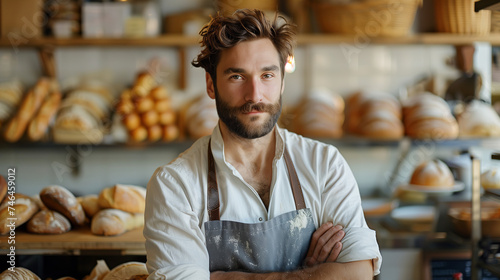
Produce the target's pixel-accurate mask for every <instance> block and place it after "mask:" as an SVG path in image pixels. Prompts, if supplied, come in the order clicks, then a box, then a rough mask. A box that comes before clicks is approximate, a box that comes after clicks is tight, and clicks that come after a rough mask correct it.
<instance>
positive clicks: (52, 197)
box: [40, 185, 85, 226]
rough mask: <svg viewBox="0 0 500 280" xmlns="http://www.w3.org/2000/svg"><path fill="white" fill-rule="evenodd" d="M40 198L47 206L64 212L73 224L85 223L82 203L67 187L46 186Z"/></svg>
mask: <svg viewBox="0 0 500 280" xmlns="http://www.w3.org/2000/svg"><path fill="white" fill-rule="evenodd" d="M40 199H41V200H42V202H43V204H45V206H47V208H49V209H51V210H54V211H57V212H59V213H61V214H63V215H64V216H65V217H66V218H68V219H69V220H70V222H71V223H72V224H73V225H77V226H81V225H83V224H84V223H85V212H84V211H83V208H82V205H81V204H80V203H79V202H78V201H77V199H76V197H75V196H74V195H73V194H72V193H71V192H70V191H69V190H68V189H66V188H65V187H62V186H56V185H54V186H48V187H45V188H43V189H42V190H41V191H40Z"/></svg>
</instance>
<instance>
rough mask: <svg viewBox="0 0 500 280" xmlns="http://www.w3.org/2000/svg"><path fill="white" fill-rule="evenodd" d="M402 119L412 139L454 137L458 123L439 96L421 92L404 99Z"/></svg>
mask: <svg viewBox="0 0 500 280" xmlns="http://www.w3.org/2000/svg"><path fill="white" fill-rule="evenodd" d="M403 120H404V126H405V131H406V134H407V135H408V136H409V137H410V138H413V139H455V138H457V136H458V123H457V120H456V119H455V117H453V115H452V113H451V110H450V107H449V106H448V104H447V103H446V101H444V99H442V98H441V97H439V96H437V95H434V94H432V93H429V92H422V93H420V94H418V95H415V96H413V97H412V98H410V99H408V100H405V102H404V106H403Z"/></svg>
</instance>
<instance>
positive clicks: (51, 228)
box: [26, 209, 71, 234]
mask: <svg viewBox="0 0 500 280" xmlns="http://www.w3.org/2000/svg"><path fill="white" fill-rule="evenodd" d="M26 229H27V230H28V231H29V232H32V233H39V234H61V233H65V232H68V231H70V230H71V223H70V222H69V220H68V219H67V218H66V217H64V216H63V215H62V214H61V213H59V212H56V211H53V210H49V209H45V210H41V211H39V212H38V213H36V214H35V215H34V216H33V217H32V218H31V219H30V220H29V222H28V224H27V227H26Z"/></svg>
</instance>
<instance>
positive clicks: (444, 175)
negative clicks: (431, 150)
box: [410, 159, 455, 189]
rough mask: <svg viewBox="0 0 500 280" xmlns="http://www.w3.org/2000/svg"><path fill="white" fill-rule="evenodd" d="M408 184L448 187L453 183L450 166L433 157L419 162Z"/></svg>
mask: <svg viewBox="0 0 500 280" xmlns="http://www.w3.org/2000/svg"><path fill="white" fill-rule="evenodd" d="M410 184H412V185H418V186H424V187H436V188H443V189H447V188H448V189H449V188H452V187H453V186H454V185H455V179H454V177H453V174H452V173H451V170H450V168H449V167H448V166H447V165H446V164H445V163H444V162H442V161H440V160H438V159H434V160H431V161H427V162H424V163H421V164H420V165H418V166H417V168H415V170H414V171H413V174H412V176H411V179H410Z"/></svg>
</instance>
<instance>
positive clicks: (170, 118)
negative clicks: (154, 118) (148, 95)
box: [159, 111, 176, 125]
mask: <svg viewBox="0 0 500 280" xmlns="http://www.w3.org/2000/svg"><path fill="white" fill-rule="evenodd" d="M175 120H176V116H175V112H174V111H166V112H162V113H160V115H159V122H160V124H161V125H173V124H174V123H175Z"/></svg>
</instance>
